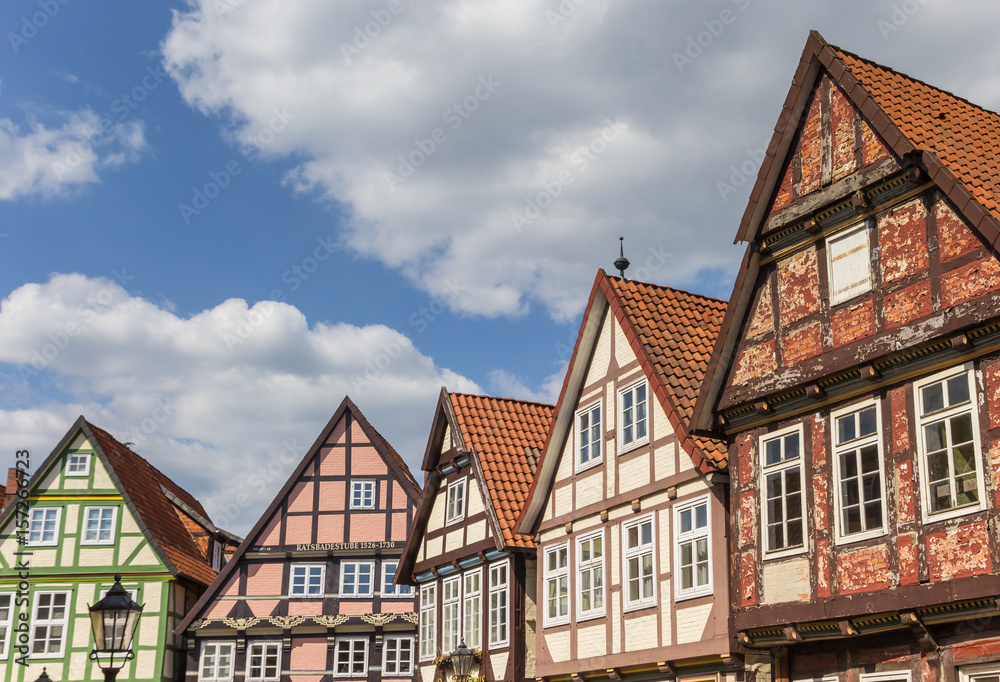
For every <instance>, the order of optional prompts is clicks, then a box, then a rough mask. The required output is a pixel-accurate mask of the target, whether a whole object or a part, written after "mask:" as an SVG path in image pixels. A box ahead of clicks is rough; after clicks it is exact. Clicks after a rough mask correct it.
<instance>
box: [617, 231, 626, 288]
mask: <svg viewBox="0 0 1000 682" xmlns="http://www.w3.org/2000/svg"><path fill="white" fill-rule="evenodd" d="M618 241H619V242H620V243H619V245H618V258H617V259H615V269H616V270H618V275H619V276H620V277H621V278H622V279H624V280H625V281H626V282H627V281H628V279H627V278H626V277H625V271H626V270H628V266H629V262H628V258H626V257H625V237H619V238H618Z"/></svg>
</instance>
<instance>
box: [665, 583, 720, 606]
mask: <svg viewBox="0 0 1000 682" xmlns="http://www.w3.org/2000/svg"><path fill="white" fill-rule="evenodd" d="M713 592H714V590H713V589H712V586H711V585H709V586H708V587H707V588H705V587H703V588H700V589H698V590H690V591H688V592H683V593H681V592H678V593H676V594H675V595H674V602H682V601H688V600H691V599H698V598H699V597H711V596H712V593H713Z"/></svg>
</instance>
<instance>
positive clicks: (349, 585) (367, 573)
mask: <svg viewBox="0 0 1000 682" xmlns="http://www.w3.org/2000/svg"><path fill="white" fill-rule="evenodd" d="M374 573H375V562H374V561H342V562H340V596H341V597H370V596H372V582H373V581H372V577H373V575H374Z"/></svg>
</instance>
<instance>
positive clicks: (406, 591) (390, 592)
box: [382, 561, 413, 599]
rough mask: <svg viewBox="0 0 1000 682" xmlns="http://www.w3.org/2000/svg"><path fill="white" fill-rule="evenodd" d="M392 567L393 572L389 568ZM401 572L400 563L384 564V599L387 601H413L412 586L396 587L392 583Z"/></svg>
mask: <svg viewBox="0 0 1000 682" xmlns="http://www.w3.org/2000/svg"><path fill="white" fill-rule="evenodd" d="M390 566H392V572H391V573H390V572H389V567H390ZM398 570H399V562H398V561H383V562H382V597H383V598H387V599H413V588H412V587H411V586H410V585H396V584H395V583H393V582H392V581H393V580H394V579H395V577H396V571H398Z"/></svg>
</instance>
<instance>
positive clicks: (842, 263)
mask: <svg viewBox="0 0 1000 682" xmlns="http://www.w3.org/2000/svg"><path fill="white" fill-rule="evenodd" d="M826 253H827V264H828V266H829V270H830V305H837V304H838V303H843V302H844V301H847V300H850V299H852V298H854V297H855V296H860V295H861V294H863V293H866V292H868V291H871V288H872V276H871V273H872V268H871V254H870V247H869V244H868V228H867V227H865V226H864V225H861V226H859V227H857V228H855V229H852V230H850V231H848V232H843V233H841V234H838V235H837V236H835V237H831V238H830V239H829V240H828V241H827V244H826Z"/></svg>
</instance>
